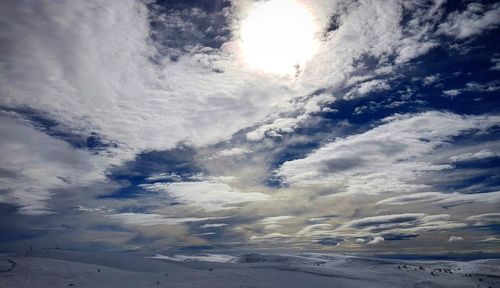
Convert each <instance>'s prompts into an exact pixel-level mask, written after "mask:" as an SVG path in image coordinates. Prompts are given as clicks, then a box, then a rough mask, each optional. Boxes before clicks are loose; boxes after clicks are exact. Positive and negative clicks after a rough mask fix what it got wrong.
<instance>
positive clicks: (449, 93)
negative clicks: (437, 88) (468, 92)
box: [443, 89, 462, 98]
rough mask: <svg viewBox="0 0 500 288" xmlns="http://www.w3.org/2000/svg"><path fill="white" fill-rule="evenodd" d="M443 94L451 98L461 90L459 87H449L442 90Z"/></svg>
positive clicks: (460, 92)
mask: <svg viewBox="0 0 500 288" xmlns="http://www.w3.org/2000/svg"><path fill="white" fill-rule="evenodd" d="M443 94H444V95H446V96H448V97H452V98H453V97H455V96H458V95H460V94H462V91H461V90H459V89H449V90H444V91H443Z"/></svg>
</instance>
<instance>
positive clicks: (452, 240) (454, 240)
mask: <svg viewBox="0 0 500 288" xmlns="http://www.w3.org/2000/svg"><path fill="white" fill-rule="evenodd" d="M457 241H464V238H462V237H460V236H450V239H448V242H457Z"/></svg>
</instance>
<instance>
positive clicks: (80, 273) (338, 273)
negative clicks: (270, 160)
mask: <svg viewBox="0 0 500 288" xmlns="http://www.w3.org/2000/svg"><path fill="white" fill-rule="evenodd" d="M0 287H120V288H125V287H247V288H249V287H329V288H332V287H375V288H376V287H384V288H388V287H484V288H487V287H500V260H478V261H470V262H456V261H405V260H392V259H391V260H387V259H375V258H363V257H353V256H345V255H335V254H318V253H300V254H293V255H292V254H290V255H285V254H245V255H241V256H238V257H232V256H229V255H222V254H201V255H189V256H188V255H170V256H168V255H161V254H157V255H144V254H139V253H126V252H122V253H83V252H73V251H63V250H50V251H45V250H43V251H30V252H28V253H26V254H23V255H4V256H2V257H0Z"/></svg>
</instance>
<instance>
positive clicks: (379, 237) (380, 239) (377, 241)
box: [367, 236, 385, 245]
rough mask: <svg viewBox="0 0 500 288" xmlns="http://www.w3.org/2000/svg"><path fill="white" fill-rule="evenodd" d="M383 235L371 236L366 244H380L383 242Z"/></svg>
mask: <svg viewBox="0 0 500 288" xmlns="http://www.w3.org/2000/svg"><path fill="white" fill-rule="evenodd" d="M384 240H385V239H384V237H381V236H377V237H375V238H373V239H372V240H371V241H369V242H368V243H367V244H368V245H374V244H380V243H382V242H384Z"/></svg>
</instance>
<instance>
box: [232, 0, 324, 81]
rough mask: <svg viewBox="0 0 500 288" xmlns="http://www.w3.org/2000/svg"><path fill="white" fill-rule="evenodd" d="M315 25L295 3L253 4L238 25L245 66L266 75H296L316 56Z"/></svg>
mask: <svg viewBox="0 0 500 288" xmlns="http://www.w3.org/2000/svg"><path fill="white" fill-rule="evenodd" d="M317 30H318V28H317V25H316V23H315V20H314V17H313V15H312V14H311V12H310V11H309V9H308V8H307V6H305V5H304V4H303V3H301V2H299V1H298V0H270V1H266V2H259V3H256V4H254V7H253V8H252V9H251V10H250V13H249V14H248V17H247V18H246V19H244V20H243V21H242V23H241V31H240V37H241V44H242V53H243V57H244V59H245V61H246V62H247V63H248V65H249V66H250V67H252V68H254V69H258V70H261V71H264V72H268V73H274V74H280V75H286V74H293V73H296V70H297V67H302V66H303V65H304V64H305V62H306V61H307V60H309V59H310V58H311V57H312V56H313V55H314V53H315V50H316V48H317V40H316V37H315V36H316V34H317V32H318V31H317Z"/></svg>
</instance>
